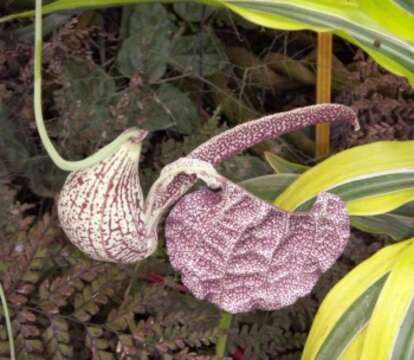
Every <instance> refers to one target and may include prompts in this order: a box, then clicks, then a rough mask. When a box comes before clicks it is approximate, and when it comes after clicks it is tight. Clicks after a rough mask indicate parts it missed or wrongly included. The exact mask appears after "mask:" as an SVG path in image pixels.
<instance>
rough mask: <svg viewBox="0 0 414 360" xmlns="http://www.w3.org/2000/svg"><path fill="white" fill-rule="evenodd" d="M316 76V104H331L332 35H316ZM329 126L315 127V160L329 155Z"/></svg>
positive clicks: (320, 125)
mask: <svg viewBox="0 0 414 360" xmlns="http://www.w3.org/2000/svg"><path fill="white" fill-rule="evenodd" d="M317 53H318V55H317V60H316V65H317V71H316V73H317V75H316V102H317V103H318V104H321V103H329V102H331V80H332V33H330V32H325V33H318V50H317ZM329 137H330V129H329V124H318V125H316V158H317V159H320V158H324V157H326V156H327V155H329V151H330V150H329Z"/></svg>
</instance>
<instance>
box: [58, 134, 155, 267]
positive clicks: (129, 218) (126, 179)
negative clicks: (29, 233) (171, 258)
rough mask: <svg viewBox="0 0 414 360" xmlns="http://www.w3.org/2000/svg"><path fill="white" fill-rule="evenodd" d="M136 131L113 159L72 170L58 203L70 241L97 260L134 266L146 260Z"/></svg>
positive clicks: (142, 199) (61, 222)
mask: <svg viewBox="0 0 414 360" xmlns="http://www.w3.org/2000/svg"><path fill="white" fill-rule="evenodd" d="M146 135H147V132H146V131H144V130H138V131H137V132H136V135H134V136H133V137H131V138H129V139H128V140H127V142H126V143H124V144H123V145H122V146H121V147H120V149H119V150H118V151H117V152H116V153H114V154H113V155H112V156H110V157H108V158H106V159H105V160H103V161H101V162H99V163H97V164H96V165H95V166H92V167H89V168H86V169H83V170H78V171H74V172H71V173H70V174H69V176H68V177H67V179H66V182H65V184H64V186H63V189H62V191H61V193H60V196H59V201H58V216H59V220H60V224H61V226H62V228H63V230H64V231H65V233H66V235H67V236H68V237H69V239H70V240H71V241H72V242H73V243H74V244H75V245H76V246H77V247H78V248H80V249H81V250H82V251H84V252H85V253H86V254H88V255H89V256H90V257H92V258H94V259H96V260H107V261H114V260H116V261H120V262H132V261H137V260H140V259H144V258H145V257H147V254H148V249H149V248H150V247H151V246H150V244H148V243H147V242H144V241H142V234H143V233H144V229H145V224H144V221H145V219H144V196H143V194H142V190H141V185H140V182H139V172H138V161H139V157H140V153H141V142H142V140H143V139H144V138H145V137H146Z"/></svg>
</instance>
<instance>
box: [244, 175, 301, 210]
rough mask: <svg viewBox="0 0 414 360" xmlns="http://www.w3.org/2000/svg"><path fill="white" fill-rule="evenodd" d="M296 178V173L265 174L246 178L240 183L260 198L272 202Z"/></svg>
mask: <svg viewBox="0 0 414 360" xmlns="http://www.w3.org/2000/svg"><path fill="white" fill-rule="evenodd" d="M296 178H297V175H295V174H276V175H264V176H259V177H255V178H252V179H248V180H244V181H242V182H240V183H239V185H240V186H242V187H243V188H245V189H246V190H247V191H249V192H251V193H252V194H253V195H255V196H257V197H258V198H260V199H262V200H265V201H268V202H270V203H271V202H272V201H273V199H274V198H275V197H276V196H277V195H278V194H280V193H281V192H282V191H283V190H284V189H285V188H286V187H287V186H288V185H290V184H291V183H292V182H293V181H294V180H295V179H296Z"/></svg>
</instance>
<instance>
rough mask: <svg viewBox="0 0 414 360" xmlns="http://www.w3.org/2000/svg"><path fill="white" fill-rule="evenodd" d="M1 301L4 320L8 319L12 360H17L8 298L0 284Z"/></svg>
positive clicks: (7, 325)
mask: <svg viewBox="0 0 414 360" xmlns="http://www.w3.org/2000/svg"><path fill="white" fill-rule="evenodd" d="M0 300H1V304H2V307H3V312H4V318H5V319H6V328H7V337H8V338H9V349H10V359H11V360H15V359H16V355H15V351H14V339H13V330H12V326H11V321H10V313H9V308H8V306H7V301H6V296H5V294H4V290H3V286H2V285H1V284H0Z"/></svg>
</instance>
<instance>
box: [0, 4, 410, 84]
mask: <svg viewBox="0 0 414 360" xmlns="http://www.w3.org/2000/svg"><path fill="white" fill-rule="evenodd" d="M139 2H153V1H151V0H146V1H145V0H144V1H143V0H57V1H54V2H52V3H50V4H47V5H45V6H44V13H50V12H54V11H59V10H69V9H76V8H91V7H105V6H115V5H126V4H134V3H139ZM165 2H174V1H172V0H166V1H165ZM197 2H200V3H204V4H207V5H211V6H217V7H224V8H228V9H230V10H232V11H234V12H236V13H237V14H239V15H241V16H242V17H244V18H246V19H248V20H250V21H251V22H254V23H256V24H260V25H262V26H265V27H269V28H274V29H283V30H299V29H308V30H314V31H333V32H334V33H335V34H336V35H338V36H341V37H343V38H344V39H346V40H348V41H350V42H352V43H354V44H356V45H357V46H359V47H361V48H362V49H364V50H365V51H366V52H367V53H368V54H370V55H371V56H372V57H373V58H374V59H375V60H376V61H377V62H378V63H380V64H381V65H382V66H384V67H385V68H387V69H388V70H390V71H392V72H394V73H396V74H397V75H402V76H406V77H407V78H408V79H409V81H410V82H411V83H414V27H413V26H412V24H413V22H414V12H413V10H412V8H413V5H412V3H411V2H410V0H397V1H391V0H384V1H381V2H377V1H375V2H373V1H372V0H352V1H346V0H338V1H328V0H313V1H310V0H297V1H294V2H293V1H288V0H200V1H197ZM384 5H385V6H386V10H384ZM32 15H33V11H26V12H23V13H19V14H14V15H10V16H6V17H4V18H1V19H0V22H4V21H8V20H11V19H15V18H19V17H23V16H32Z"/></svg>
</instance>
